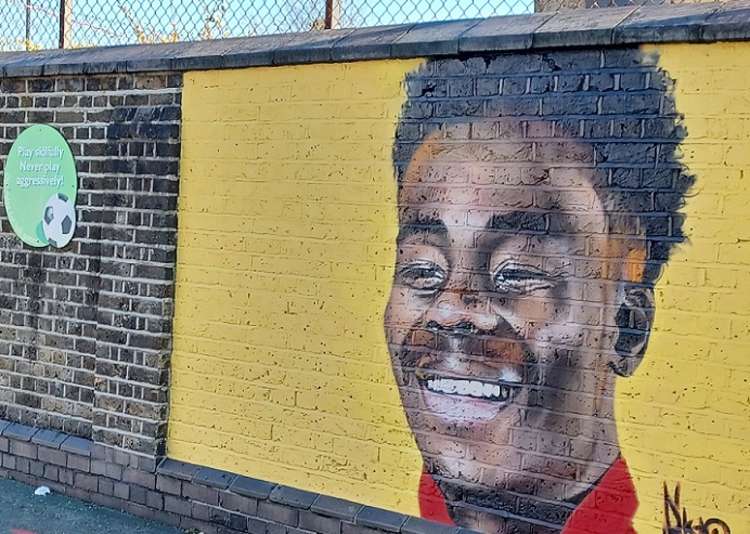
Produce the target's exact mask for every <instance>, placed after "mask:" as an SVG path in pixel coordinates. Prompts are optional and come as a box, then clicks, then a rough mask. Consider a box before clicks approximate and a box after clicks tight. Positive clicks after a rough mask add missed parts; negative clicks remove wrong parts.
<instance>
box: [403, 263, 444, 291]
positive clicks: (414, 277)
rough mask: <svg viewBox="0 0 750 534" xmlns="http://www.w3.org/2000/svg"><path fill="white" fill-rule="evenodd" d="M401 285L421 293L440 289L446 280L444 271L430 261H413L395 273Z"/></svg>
mask: <svg viewBox="0 0 750 534" xmlns="http://www.w3.org/2000/svg"><path fill="white" fill-rule="evenodd" d="M396 276H397V278H398V280H399V281H400V282H401V284H402V285H405V286H407V287H410V288H412V289H418V290H421V291H434V290H436V289H438V288H440V287H441V286H442V285H443V284H444V283H445V280H446V278H447V275H446V273H445V270H444V269H443V268H442V267H440V266H439V265H438V264H436V263H433V262H431V261H414V262H411V263H408V264H406V265H404V266H403V267H401V268H400V269H399V270H398V272H397V273H396Z"/></svg>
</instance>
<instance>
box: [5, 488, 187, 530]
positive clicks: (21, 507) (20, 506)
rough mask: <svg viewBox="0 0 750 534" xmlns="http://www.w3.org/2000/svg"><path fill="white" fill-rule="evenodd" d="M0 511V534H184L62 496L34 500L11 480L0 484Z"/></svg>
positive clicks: (33, 496)
mask: <svg viewBox="0 0 750 534" xmlns="http://www.w3.org/2000/svg"><path fill="white" fill-rule="evenodd" d="M0 510H2V513H0V534H20V533H24V534H81V533H92V534H94V533H95V534H98V533H105V532H106V533H107V534H184V532H183V531H182V530H180V529H177V528H174V527H170V526H166V525H162V524H159V523H155V522H153V521H146V520H145V519H141V518H139V517H135V516H132V515H129V514H126V513H123V512H119V511H116V510H110V509H109V508H102V507H101V506H95V505H92V504H88V503H85V502H83V501H78V500H76V499H69V498H67V497H65V496H63V495H55V494H52V495H48V496H46V497H37V496H35V495H34V488H33V487H31V486H27V485H25V484H20V483H18V482H14V481H12V480H0Z"/></svg>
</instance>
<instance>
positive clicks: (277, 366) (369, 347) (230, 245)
mask: <svg viewBox="0 0 750 534" xmlns="http://www.w3.org/2000/svg"><path fill="white" fill-rule="evenodd" d="M416 65H417V62H415V61H403V62H377V63H372V62H367V63H354V64H337V65H311V66H303V67H285V68H259V69H247V70H238V71H221V72H205V73H191V74H188V75H186V77H185V87H184V96H183V107H184V123H183V155H182V175H181V185H180V187H181V192H180V229H179V231H180V239H179V252H178V255H179V260H178V261H179V267H178V271H179V272H178V274H177V308H176V318H175V338H174V354H173V359H172V376H173V379H172V389H171V413H170V430H169V432H170V433H169V454H170V456H171V457H174V458H178V459H181V460H187V461H191V462H194V463H199V464H206V465H212V466H214V467H217V468H222V469H226V470H229V471H233V472H240V473H245V474H249V475H252V476H254V477H257V478H261V479H265V480H273V481H277V482H280V483H284V484H289V485H292V486H297V487H303V488H305V489H309V490H313V491H319V492H322V493H326V494H330V495H338V496H341V497H347V498H349V499H352V500H355V501H359V502H367V503H371V504H374V505H378V506H382V507H386V508H394V509H400V510H404V511H407V512H409V513H413V514H416V513H417V508H416V495H415V490H414V489H415V488H416V486H417V477H418V473H419V469H420V467H419V466H420V458H419V453H418V451H416V449H415V446H414V443H413V440H412V437H411V434H410V432H409V430H408V426H407V425H406V421H405V418H404V415H403V409H402V408H401V404H400V401H399V397H398V391H397V390H396V386H395V383H394V381H393V377H392V373H391V368H390V363H389V361H388V358H387V354H388V352H387V349H386V347H385V341H384V338H383V316H382V314H383V309H384V307H385V302H386V300H387V296H388V293H389V290H390V285H391V280H392V279H393V248H394V245H393V243H394V239H395V235H396V232H397V225H396V212H395V192H396V185H395V182H394V180H393V170H392V164H391V146H392V144H393V132H394V125H395V122H396V120H397V117H398V113H399V111H400V109H401V105H402V102H403V89H402V83H401V80H402V79H403V77H404V74H405V73H406V72H408V71H410V70H412V69H413V68H414V67H415V66H416Z"/></svg>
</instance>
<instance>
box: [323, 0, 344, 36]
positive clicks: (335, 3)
mask: <svg viewBox="0 0 750 534" xmlns="http://www.w3.org/2000/svg"><path fill="white" fill-rule="evenodd" d="M340 25H341V0H326V19H325V29H326V30H330V29H332V28H338V27H339V26H340Z"/></svg>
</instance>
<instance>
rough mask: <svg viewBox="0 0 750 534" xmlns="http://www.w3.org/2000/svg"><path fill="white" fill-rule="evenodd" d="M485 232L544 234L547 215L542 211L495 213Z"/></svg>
mask: <svg viewBox="0 0 750 534" xmlns="http://www.w3.org/2000/svg"><path fill="white" fill-rule="evenodd" d="M485 228H486V229H487V230H496V231H498V230H513V231H531V232H544V231H546V229H547V215H546V213H545V212H542V211H526V210H517V211H510V212H506V213H495V214H494V215H493V216H492V217H491V218H490V220H489V221H488V222H487V225H486V226H485Z"/></svg>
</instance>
